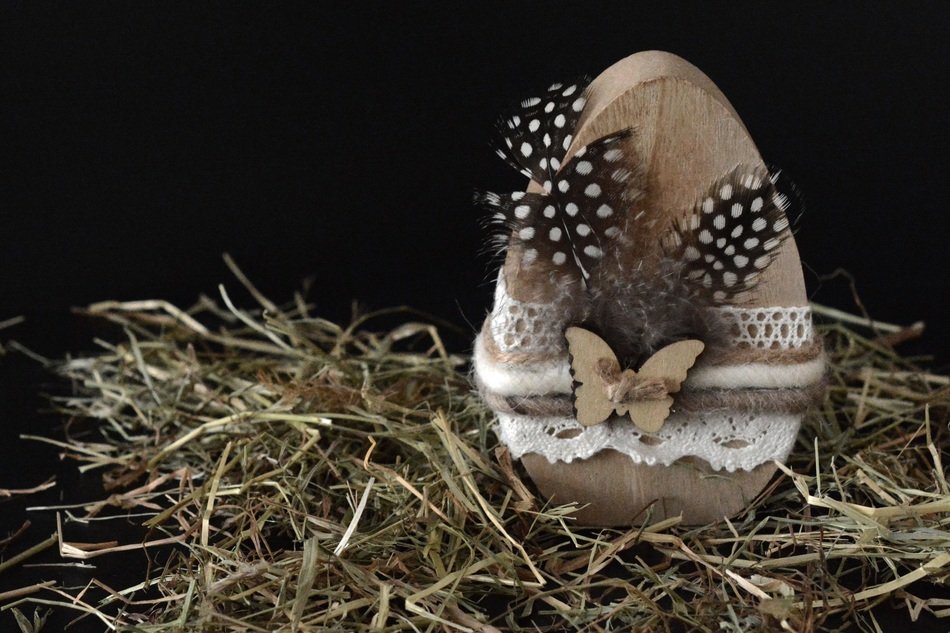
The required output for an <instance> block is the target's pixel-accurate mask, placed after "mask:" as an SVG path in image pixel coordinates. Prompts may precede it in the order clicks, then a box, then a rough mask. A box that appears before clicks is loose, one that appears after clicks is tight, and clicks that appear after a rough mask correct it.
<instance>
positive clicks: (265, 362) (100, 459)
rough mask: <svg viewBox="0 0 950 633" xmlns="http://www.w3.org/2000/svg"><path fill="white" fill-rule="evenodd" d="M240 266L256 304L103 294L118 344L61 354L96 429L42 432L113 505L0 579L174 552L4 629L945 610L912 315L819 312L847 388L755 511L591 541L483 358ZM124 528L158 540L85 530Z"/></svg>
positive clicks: (254, 627) (941, 534) (628, 622)
mask: <svg viewBox="0 0 950 633" xmlns="http://www.w3.org/2000/svg"><path fill="white" fill-rule="evenodd" d="M232 268H233V269H234V270H235V272H236V274H237V275H238V278H239V279H240V280H241V281H242V282H243V283H244V285H245V286H246V287H247V289H248V290H250V292H251V295H252V296H253V297H255V299H256V300H257V301H258V303H259V304H260V306H259V307H258V306H254V307H253V309H239V308H238V307H236V306H235V305H233V303H232V302H231V300H230V299H229V297H228V294H227V293H226V292H225V291H224V289H223V288H222V289H221V300H220V302H217V301H210V300H208V299H203V300H202V301H200V302H199V303H198V304H197V305H196V306H194V307H193V308H191V309H188V310H180V309H178V308H176V307H175V306H173V305H171V304H168V303H165V302H162V301H143V302H134V303H116V302H107V303H101V304H97V305H93V306H90V307H89V308H88V309H87V310H86V312H88V313H90V314H93V315H96V316H97V317H100V318H103V319H108V320H109V321H112V322H114V323H117V324H119V325H120V326H121V327H122V328H123V332H122V334H121V335H120V336H116V339H120V340H118V342H114V343H108V342H104V341H97V343H98V345H99V346H100V347H101V349H100V351H99V352H98V353H96V354H94V355H88V356H84V357H80V358H73V359H71V360H67V361H64V362H62V363H60V364H58V366H57V371H58V372H59V373H60V374H61V375H62V376H64V377H66V378H68V379H69V380H71V381H73V383H74V384H75V389H74V395H72V396H70V397H65V398H58V399H56V400H55V405H56V407H57V408H58V410H59V411H61V412H62V414H63V415H64V416H68V417H69V418H72V419H74V420H81V421H80V422H75V421H74V422H73V424H72V425H71V426H70V427H69V429H68V430H67V433H66V436H65V439H62V440H57V439H45V440H42V441H48V442H56V443H58V444H59V445H60V446H61V447H62V448H63V451H64V454H65V455H66V456H67V458H68V459H70V460H73V461H74V462H75V463H76V464H77V466H78V468H79V469H80V470H81V471H82V472H83V473H86V475H85V476H87V477H90V476H93V477H101V478H102V479H103V481H104V483H105V488H106V490H107V491H108V494H107V495H104V496H103V498H102V499H101V500H100V501H99V502H97V503H87V504H85V505H82V506H79V507H73V508H69V509H62V508H60V509H57V510H55V511H56V512H57V513H58V517H59V521H58V524H59V529H58V533H57V534H56V535H54V536H53V537H51V539H50V540H48V541H45V542H43V543H39V544H36V545H35V546H34V547H32V548H29V549H26V550H25V551H23V552H21V553H20V554H19V555H18V556H13V557H12V558H8V560H7V561H6V562H5V563H0V573H3V571H4V568H6V569H10V568H15V567H16V566H17V565H18V564H20V563H22V561H23V560H25V559H27V558H29V557H30V556H31V555H32V554H34V553H36V552H38V551H40V550H42V549H43V548H45V547H58V549H59V555H60V556H61V557H62V558H63V559H66V560H75V559H81V560H87V559H102V560H96V561H95V562H96V563H97V564H99V563H101V565H102V566H103V567H107V566H108V560H107V559H108V557H109V556H110V555H112V554H113V553H114V552H117V551H128V550H130V549H141V548H144V549H146V550H147V551H148V552H150V553H152V554H151V555H152V556H154V558H155V560H157V561H158V562H157V563H156V564H153V565H152V566H150V567H149V568H147V569H146V568H145V566H143V569H142V577H141V581H140V582H139V583H137V584H135V585H134V586H130V587H108V586H107V585H106V584H105V583H102V582H98V583H96V584H94V585H90V586H87V587H85V588H83V587H80V588H78V589H70V588H68V587H61V586H59V585H57V584H56V583H55V582H48V583H42V584H41V585H35V586H32V587H24V588H23V589H22V590H20V591H19V592H8V594H7V595H5V596H0V604H2V603H3V601H5V604H3V606H2V609H3V610H4V611H5V613H0V617H2V618H9V619H10V620H8V625H5V626H4V629H5V630H6V629H7V627H8V626H9V622H10V621H11V620H12V619H14V618H15V621H16V622H17V623H18V624H19V626H20V629H21V630H23V631H31V630H38V629H39V628H41V625H42V618H41V617H35V618H33V617H28V616H29V614H30V613H31V611H32V610H34V609H40V610H42V609H43V608H47V607H46V606H44V605H47V606H48V605H53V606H54V608H63V609H72V610H76V611H77V612H78V613H77V616H80V617H83V618H93V619H98V620H100V621H101V624H102V627H103V629H108V630H118V631H143V632H144V631H150V632H157V631H192V630H201V631H268V632H272V631H299V632H305V631H325V630H333V631H337V630H339V631H350V630H353V631H356V630H359V631H363V630H369V631H388V632H395V631H446V632H449V631H478V632H489V631H516V630H531V631H575V630H576V631H610V630H614V631H616V630H622V631H633V630H636V631H717V632H721V631H750V630H789V631H817V630H829V629H831V628H837V627H842V626H848V625H857V627H858V628H860V629H862V630H868V631H873V630H876V628H875V627H876V626H877V623H876V621H875V614H876V613H877V614H879V613H880V609H882V608H884V609H888V608H894V609H899V610H901V612H902V613H903V615H904V616H905V617H906V619H907V620H908V621H911V620H915V619H916V618H917V617H918V616H919V615H920V614H921V612H929V613H931V614H933V615H935V616H937V617H946V616H948V615H950V600H948V599H945V598H941V597H934V596H941V595H947V592H946V587H947V582H948V580H950V553H948V545H950V532H948V526H950V486H948V484H947V479H946V470H945V466H944V461H945V460H947V458H948V429H947V419H948V406H950V386H948V383H950V381H948V378H947V377H946V376H943V375H935V374H929V373H927V372H925V371H922V370H921V369H919V368H918V367H916V366H915V365H914V364H913V363H912V362H910V361H908V360H905V359H902V358H900V357H899V356H897V355H896V354H895V353H894V352H893V351H892V349H891V347H890V345H889V344H890V343H893V342H894V341H895V340H897V339H900V338H901V337H903V336H906V335H907V331H906V330H901V329H900V328H894V327H890V326H886V325H882V324H876V327H871V328H869V327H867V326H869V325H874V324H870V323H869V322H868V321H867V320H866V319H861V318H858V317H853V316H849V315H842V314H840V313H836V312H834V311H831V310H827V309H821V308H820V307H818V306H816V311H818V312H819V313H823V314H824V315H825V320H826V321H827V323H826V324H825V325H823V326H822V330H823V333H824V335H825V338H826V343H827V346H828V350H829V353H830V357H831V386H830V389H829V391H828V395H827V399H826V400H825V403H824V405H823V407H822V408H821V410H820V411H817V412H816V413H815V415H813V416H811V417H810V419H809V420H808V421H807V423H806V425H805V426H804V428H803V429H802V432H801V435H800V437H799V441H798V444H797V445H796V447H795V450H794V452H793V455H792V456H791V458H790V460H789V463H788V464H787V465H786V466H784V467H782V470H781V473H780V474H779V475H778V476H777V477H776V478H775V480H774V481H773V482H772V483H771V484H770V485H769V486H768V488H767V489H766V490H765V491H764V492H763V494H761V495H760V497H759V498H758V499H757V500H756V501H755V502H754V503H753V504H752V505H750V506H749V507H748V508H747V509H746V510H745V511H744V512H743V513H742V514H741V515H740V516H738V517H736V518H734V519H733V520H731V521H721V522H718V523H715V524H711V525H706V526H702V527H698V528H697V527H693V528H687V527H684V526H681V525H679V524H678V521H677V520H675V519H674V520H666V521H661V522H655V521H653V520H651V516H650V513H649V511H646V512H644V513H643V514H642V516H641V517H640V521H639V522H638V524H637V525H635V526H634V527H632V528H630V529H629V530H625V531H624V530H614V529H602V530H595V529H589V528H588V529H582V528H577V527H574V526H573V525H572V522H571V520H570V518H569V511H570V508H569V507H558V506H552V505H548V504H546V502H545V501H544V500H543V499H542V498H540V497H539V496H538V495H537V494H536V493H535V491H534V489H533V487H532V484H531V483H530V481H528V480H527V479H526V478H525V476H524V474H523V471H522V470H521V469H520V467H519V466H517V465H513V464H512V460H511V459H510V457H509V455H508V454H507V453H506V451H505V450H504V448H502V447H499V446H498V444H497V443H496V440H495V438H494V436H493V434H492V433H491V432H490V429H491V425H492V419H491V415H490V413H489V412H488V411H487V409H486V408H485V406H483V404H482V403H481V402H480V401H479V399H478V397H477V395H476V394H475V393H474V392H473V389H472V386H471V383H470V382H469V380H468V375H467V372H468V360H469V359H468V357H467V356H464V355H458V354H453V353H450V352H449V351H448V350H447V349H446V348H445V346H444V345H443V343H442V340H441V338H440V334H439V330H438V329H437V328H436V327H435V326H433V325H430V324H427V323H422V322H416V321H411V322H407V323H404V324H403V325H399V326H397V327H395V328H394V329H389V330H388V331H385V332H382V333H376V332H374V329H378V328H377V327H376V325H375V323H376V322H374V318H376V315H365V316H363V317H361V318H357V319H355V320H354V321H353V322H352V323H351V324H350V325H348V326H346V327H342V326H339V325H336V324H334V323H331V322H328V321H326V320H323V319H320V318H318V317H315V316H313V315H312V314H311V307H310V306H309V305H307V304H306V303H305V301H304V299H303V298H302V297H300V296H297V297H295V300H294V301H292V302H291V303H290V304H288V305H285V306H278V305H274V304H273V303H272V302H271V301H269V300H268V299H266V298H265V297H264V296H262V295H261V294H260V293H259V292H258V291H257V290H256V289H255V288H254V287H253V286H252V285H251V284H250V282H248V281H247V280H246V279H245V278H244V277H243V275H241V274H240V271H239V270H237V268H236V267H233V265H232ZM389 317H390V318H391V317H392V315H391V314H390V315H389ZM405 318H411V317H405ZM861 332H865V333H866V334H867V335H865V334H862V333H861ZM80 429H85V432H80ZM92 429H95V431H96V432H95V433H94V434H93V433H90V432H89V431H90V430H92ZM48 511H49V512H53V511H54V510H48ZM130 516H131V517H134V518H133V519H132V520H133V521H135V522H137V523H139V524H141V525H142V526H144V529H143V531H142V534H143V536H142V539H141V540H140V541H138V542H124V543H116V542H111V543H81V542H76V541H75V540H71V539H70V532H71V531H74V532H75V530H74V529H73V530H71V528H72V526H73V524H74V523H75V522H83V521H86V520H89V519H92V518H95V519H96V520H98V521H116V522H123V523H127V522H128V521H129V520H130V519H129V517H130ZM80 590H81V595H80ZM77 596H78V597H77ZM882 603H886V604H884V605H882ZM11 613H12V617H11Z"/></svg>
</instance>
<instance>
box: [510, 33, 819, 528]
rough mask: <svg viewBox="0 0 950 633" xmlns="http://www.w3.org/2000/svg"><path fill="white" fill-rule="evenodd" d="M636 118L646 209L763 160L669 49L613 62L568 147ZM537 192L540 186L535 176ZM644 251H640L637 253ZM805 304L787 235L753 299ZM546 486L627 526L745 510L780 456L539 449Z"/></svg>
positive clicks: (525, 280) (589, 521)
mask: <svg viewBox="0 0 950 633" xmlns="http://www.w3.org/2000/svg"><path fill="white" fill-rule="evenodd" d="M631 126H632V127H633V128H634V130H635V133H636V136H635V139H636V143H637V149H638V152H639V156H640V158H641V160H643V161H644V165H645V168H646V173H647V177H648V180H647V187H648V193H647V196H646V198H645V200H644V203H645V204H646V205H649V206H648V208H651V209H653V210H663V211H665V212H669V213H675V212H676V211H680V212H682V211H684V210H686V209H688V208H689V207H690V205H691V204H692V203H693V201H694V200H695V199H696V197H697V196H698V195H700V194H701V193H702V192H703V191H705V189H706V187H707V186H708V185H709V183H710V182H713V181H714V180H715V179H717V178H718V177H720V176H721V175H722V174H724V173H726V172H727V171H729V170H730V169H732V168H733V167H735V166H736V165H737V164H739V163H742V164H745V165H750V166H762V167H764V163H763V161H762V158H761V156H760V155H759V152H758V150H757V149H756V147H755V144H754V143H753V142H752V139H751V138H750V136H749V133H748V131H747V130H746V128H745V126H744V125H743V124H742V122H741V120H740V119H739V116H738V115H737V114H736V112H735V110H734V109H733V108H732V106H731V105H730V104H729V102H728V100H726V98H725V96H723V94H722V93H721V92H720V91H719V89H718V88H716V86H715V85H714V84H713V83H712V81H710V80H709V78H708V77H706V76H705V75H704V74H703V73H702V72H700V71H699V70H698V69H697V68H695V67H694V66H692V65H691V64H689V63H687V62H686V61H684V60H682V59H680V58H679V57H677V56H675V55H672V54H670V53H663V52H658V51H648V52H643V53H637V54H635V55H632V56H630V57H628V58H626V59H624V60H621V61H620V62H618V63H616V64H614V65H613V66H611V67H610V68H608V69H607V70H606V71H604V72H603V73H602V74H601V75H600V76H599V77H598V78H597V79H595V80H594V82H593V83H592V84H591V92H590V95H589V99H588V105H587V108H586V109H585V113H584V118H583V119H582V121H581V122H580V125H579V128H578V132H577V134H576V138H575V140H574V144H573V145H572V147H571V149H570V151H569V152H568V156H570V155H571V154H572V153H573V152H574V151H575V150H576V149H577V148H579V147H581V146H582V145H584V144H586V143H589V142H590V141H592V140H594V139H596V138H599V137H601V136H604V135H607V134H610V133H612V132H615V131H617V130H620V129H624V128H628V127H631ZM528 190H529V191H532V190H533V191H538V190H539V187H538V185H537V183H531V184H530V186H529V188H528ZM632 255H633V256H636V254H632ZM519 259H520V253H519V252H517V251H516V250H515V251H512V252H509V261H508V262H507V264H506V267H505V274H506V281H507V284H508V289H509V292H510V293H511V294H512V296H514V297H515V298H516V299H519V300H523V301H539V300H540V301H544V300H545V299H549V297H546V296H545V294H546V292H545V284H544V283H542V282H540V281H541V280H538V279H532V276H531V275H532V273H531V269H530V268H522V267H521V266H520V265H519V264H520V261H519ZM805 304H807V297H806V294H805V285H804V280H803V278H802V272H801V263H800V261H799V257H798V250H797V248H796V246H795V242H794V240H792V239H788V240H786V242H785V243H784V244H783V246H782V250H781V253H780V254H779V256H778V258H777V259H776V260H775V261H774V262H773V264H772V265H771V266H770V267H769V268H768V269H766V271H765V273H764V274H763V278H762V280H761V282H760V284H759V289H758V290H757V291H756V293H755V295H754V296H750V297H748V300H747V302H746V303H745V305H747V306H792V305H805ZM522 461H523V463H524V465H525V467H526V468H527V470H528V473H529V474H530V475H531V478H532V479H533V480H534V481H535V483H536V484H537V485H538V488H539V489H540V490H541V492H542V493H543V494H544V495H545V496H546V497H548V498H550V499H552V500H553V501H554V502H555V503H558V504H561V503H569V502H574V503H577V504H579V505H581V506H584V507H583V508H582V509H580V510H578V512H577V513H576V520H577V522H578V524H583V525H602V526H608V525H629V524H631V523H635V522H638V521H640V520H642V512H643V510H644V509H645V508H646V507H647V506H651V507H652V510H651V511H652V515H651V517H652V519H653V520H660V519H663V518H667V517H672V516H677V515H682V517H683V522H684V523H686V524H703V523H708V522H711V521H716V520H720V519H722V518H723V517H729V516H733V515H735V514H737V513H738V512H740V511H741V510H742V509H743V508H745V507H746V506H747V504H748V503H749V502H750V501H751V500H752V499H753V498H754V497H755V496H756V495H757V494H758V493H759V492H760V491H761V490H762V488H763V487H764V486H765V485H766V484H767V483H768V481H769V479H770V478H771V477H772V475H773V474H774V473H775V470H776V466H775V465H774V464H772V463H768V464H762V465H760V466H759V467H757V468H755V469H754V470H752V471H749V472H747V471H737V472H733V473H730V472H727V471H713V470H712V469H711V468H710V467H709V465H708V464H706V463H705V462H703V461H702V460H698V459H681V460H679V461H677V462H675V463H674V464H672V465H670V466H662V465H657V466H647V465H641V464H636V463H634V462H633V461H632V460H631V459H630V458H629V457H627V456H625V455H622V454H620V453H617V452H614V451H603V452H601V453H598V454H597V455H595V456H593V457H591V458H589V459H584V460H576V461H574V462H572V463H570V464H566V463H561V462H559V463H555V464H551V463H549V462H548V461H547V460H546V459H545V458H544V457H542V456H540V455H537V454H528V455H525V456H524V457H523V458H522Z"/></svg>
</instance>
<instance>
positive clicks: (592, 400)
mask: <svg viewBox="0 0 950 633" xmlns="http://www.w3.org/2000/svg"><path fill="white" fill-rule="evenodd" d="M565 337H566V338H567V342H568V350H569V351H570V355H571V373H572V375H573V376H574V380H575V382H576V383H578V384H576V385H575V389H574V406H575V409H576V411H577V421H578V422H580V423H581V424H583V425H584V426H593V425H595V424H600V423H602V422H604V421H605V420H607V419H608V418H609V417H610V416H611V415H620V416H624V415H629V416H630V420H631V422H633V423H634V424H636V425H637V426H638V427H639V428H641V429H643V430H644V431H647V432H649V433H655V432H656V431H659V430H660V428H661V427H662V426H663V421H664V420H666V418H667V417H668V416H669V414H670V410H671V408H672V406H673V398H672V396H671V395H670V394H673V393H676V392H677V391H679V390H680V387H681V386H682V384H683V381H684V380H686V372H687V370H689V368H690V367H692V366H693V365H694V364H695V362H696V358H697V357H698V356H699V355H700V354H701V353H702V351H703V349H704V347H705V346H704V344H703V343H702V342H701V341H697V340H687V341H679V342H676V343H673V344H671V345H667V346H666V347H664V348H662V349H660V350H659V351H658V352H656V353H655V354H654V355H653V356H651V357H650V358H649V359H647V361H646V362H645V363H643V366H642V367H640V370H639V371H635V370H633V369H623V370H621V368H620V362H619V361H618V360H617V356H616V354H614V352H613V350H611V348H610V346H609V345H608V344H607V342H606V341H604V340H603V339H602V338H600V337H599V336H597V335H596V334H594V333H593V332H590V331H589V330H585V329H583V328H579V327H569V328H567V330H566V332H565Z"/></svg>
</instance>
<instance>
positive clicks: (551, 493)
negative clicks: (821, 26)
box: [474, 51, 824, 526]
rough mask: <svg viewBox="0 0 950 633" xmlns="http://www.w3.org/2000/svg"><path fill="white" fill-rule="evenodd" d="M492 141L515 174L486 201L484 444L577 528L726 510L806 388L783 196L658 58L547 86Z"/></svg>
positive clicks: (811, 357)
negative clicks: (493, 442) (490, 221)
mask: <svg viewBox="0 0 950 633" xmlns="http://www.w3.org/2000/svg"><path fill="white" fill-rule="evenodd" d="M499 130H500V135H501V140H500V150H499V154H500V155H501V156H502V157H503V158H505V159H506V160H507V161H508V162H509V163H510V164H511V165H512V166H514V167H515V168H516V169H518V170H519V171H521V172H522V173H524V174H525V175H526V176H528V177H529V178H530V183H529V185H528V187H527V188H526V190H525V191H522V192H513V193H509V194H494V193H488V194H484V195H483V196H482V202H483V203H484V204H485V206H487V207H488V208H489V210H490V212H491V213H492V215H493V217H494V219H495V220H496V221H497V222H498V224H499V226H500V227H501V231H500V236H501V238H500V241H501V242H502V243H503V244H504V246H505V247H506V249H507V253H506V257H505V263H504V265H503V266H502V268H501V270H500V271H499V274H498V280H497V285H496V289H495V301H494V305H493V307H492V310H491V313H490V314H489V316H488V317H487V319H486V320H485V322H484V325H483V327H482V329H481V332H480V333H479V335H478V337H477V339H476V343H475V354H474V364H475V377H476V381H477V383H478V387H479V390H480V392H481V394H482V396H483V397H484V399H485V400H486V402H487V403H488V404H489V406H490V407H491V408H492V409H493V410H494V411H495V413H496V415H497V432H498V434H499V437H500V440H501V442H502V443H503V444H504V445H506V446H507V447H508V449H509V450H510V451H511V453H512V455H513V456H514V457H518V458H520V459H521V460H522V462H523V463H524V465H525V468H526V469H527V471H528V473H529V474H530V476H531V478H532V479H533V480H534V482H535V483H536V484H537V486H538V488H539V489H540V491H541V492H542V493H543V494H544V495H545V496H546V497H548V498H549V499H551V500H552V501H553V502H554V503H558V504H564V503H575V504H577V507H578V510H577V511H576V513H575V518H576V521H577V522H578V524H583V525H602V526H609V525H625V524H630V523H632V522H635V521H637V520H640V518H642V516H643V513H644V511H645V510H646V509H648V508H649V511H650V512H651V513H652V517H653V518H654V519H662V518H665V517H671V516H676V515H681V516H682V518H683V521H684V522H685V523H689V524H698V523H706V522H709V521H714V520H717V519H721V518H723V517H728V516H732V515H735V514H736V513H738V512H739V511H741V510H742V509H743V508H744V507H746V506H747V504H748V503H749V502H750V501H751V500H752V499H753V498H754V496H755V495H756V494H757V493H758V492H759V491H760V490H761V489H762V488H763V487H764V486H765V484H766V483H767V482H768V480H769V479H770V478H771V477H772V475H773V474H774V472H775V470H776V466H775V462H776V461H779V462H781V461H783V460H784V459H785V458H786V457H787V455H788V453H789V451H790V450H791V449H792V446H793V444H794V442H795V438H796V435H797V433H798V430H799V427H800V424H801V421H802V418H803V416H804V414H805V411H806V410H807V408H808V407H809V406H811V405H813V404H814V403H815V402H816V400H817V399H819V398H820V397H821V393H822V390H823V378H824V356H823V351H822V346H821V341H820V340H819V337H818V336H817V334H816V333H815V331H814V329H813V326H812V318H811V312H810V309H809V307H808V302H807V298H806V294H805V286H804V282H803V278H802V270H801V263H800V261H799V257H798V251H797V249H796V246H795V241H794V239H793V237H792V235H791V229H790V220H789V216H791V215H794V211H795V209H794V203H795V200H794V196H793V195H792V192H791V190H790V189H789V188H788V187H787V186H786V184H785V182H784V181H783V179H782V177H781V175H780V174H777V173H775V172H772V171H769V169H768V168H767V167H766V165H765V164H764V163H763V161H762V158H761V156H760V155H759V152H758V150H757V149H756V146H755V144H754V143H753V142H752V139H751V138H750V136H749V133H748V131H747V130H746V128H745V126H744V125H743V124H742V122H741V120H740V119H739V116H738V115H737V114H736V112H735V110H734V109H733V108H732V106H731V105H730V104H729V102H728V101H727V100H726V98H725V97H724V96H723V94H722V93H721V92H720V91H719V90H718V89H717V88H716V86H715V85H713V83H712V82H711V81H710V80H709V78H707V77H706V76H705V75H704V74H703V73H702V72H700V71H699V70H698V69H696V68H695V67H693V66H692V65H690V64H689V63H687V62H686V61H684V60H682V59H680V58H679V57H676V56H675V55H672V54H669V53H663V52H657V51H649V52H643V53H637V54H635V55H632V56H630V57H628V58H626V59H624V60H622V61H620V62H618V63H616V64H614V65H613V66H611V67H610V68H608V69H607V70H606V71H604V72H603V73H601V75H600V76H598V77H597V78H596V79H594V80H593V81H592V82H590V84H589V85H583V82H579V83H569V82H568V83H564V84H554V85H552V86H551V87H550V88H548V89H547V90H546V91H544V92H543V93H540V94H538V95H535V96H532V97H529V98H527V99H525V100H523V101H522V102H520V103H519V104H518V105H517V106H516V107H515V108H514V110H513V112H511V113H509V114H508V115H506V116H505V117H503V118H502V119H501V121H500V123H499Z"/></svg>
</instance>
